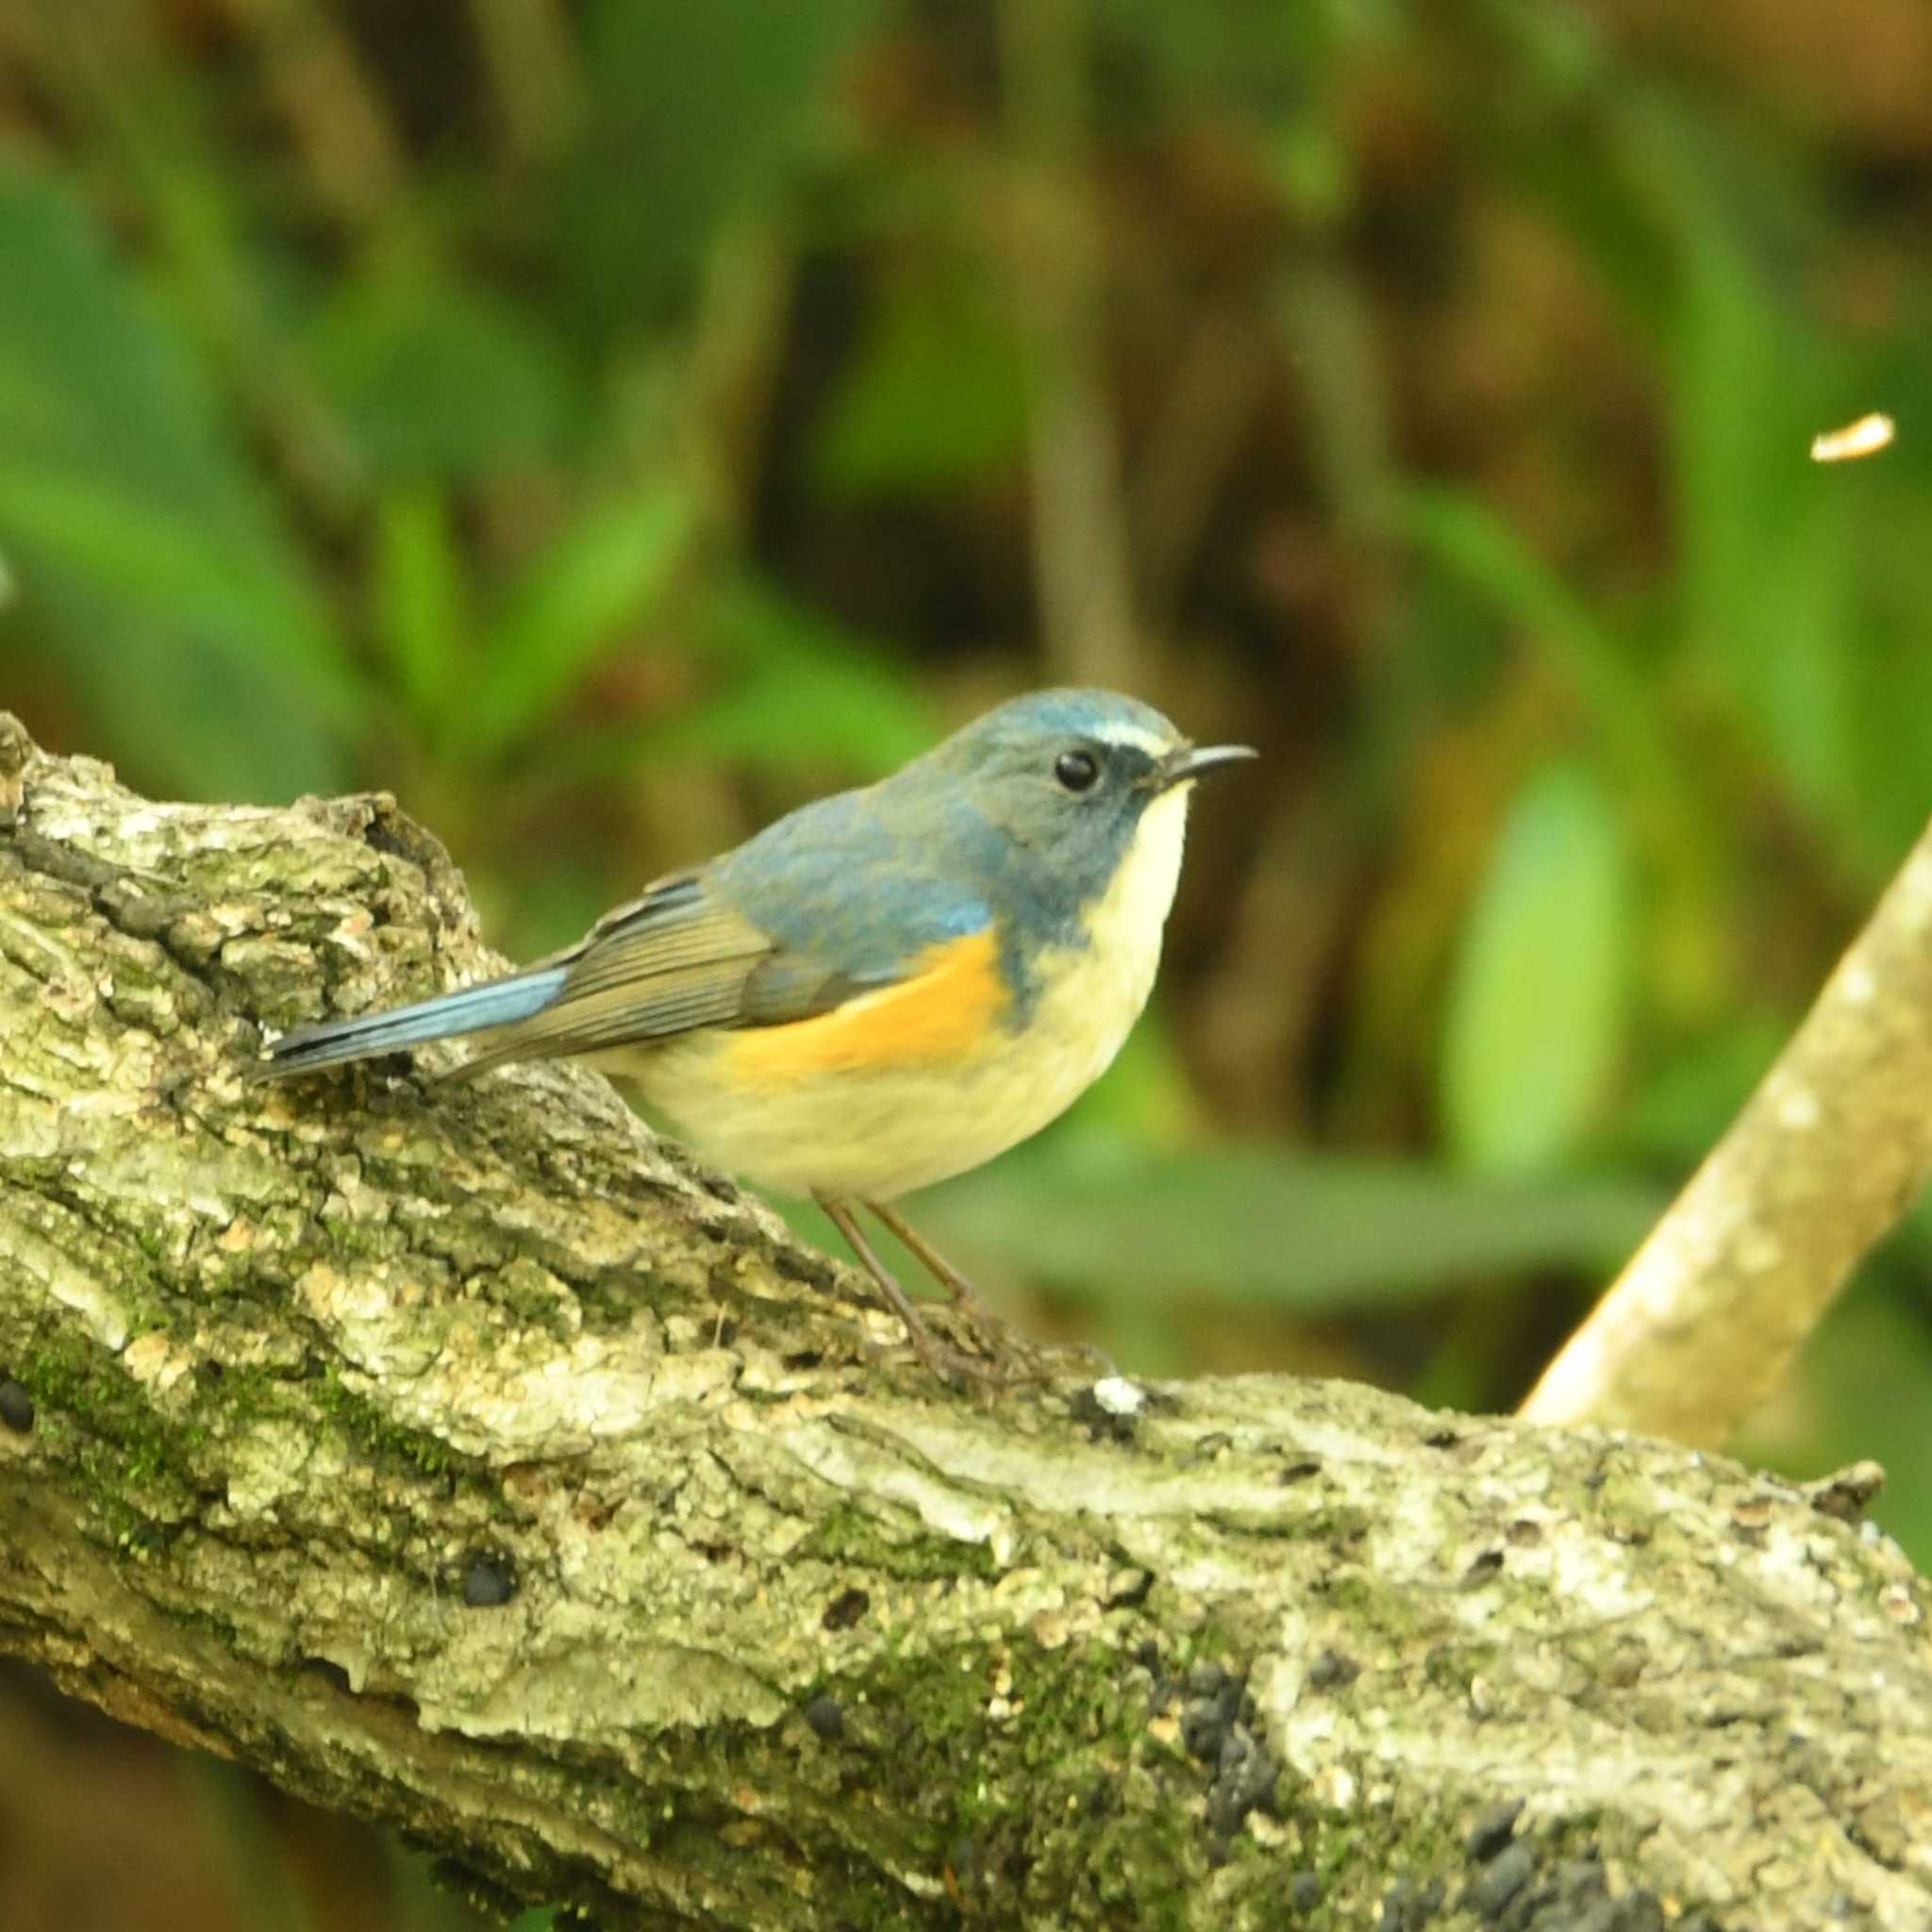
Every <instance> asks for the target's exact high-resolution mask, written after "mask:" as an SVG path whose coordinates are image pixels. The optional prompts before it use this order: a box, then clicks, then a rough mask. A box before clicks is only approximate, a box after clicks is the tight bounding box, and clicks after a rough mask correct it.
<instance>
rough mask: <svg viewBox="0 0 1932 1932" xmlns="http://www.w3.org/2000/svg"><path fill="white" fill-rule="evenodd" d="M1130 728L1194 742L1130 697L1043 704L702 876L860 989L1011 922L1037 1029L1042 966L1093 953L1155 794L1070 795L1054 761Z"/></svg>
mask: <svg viewBox="0 0 1932 1932" xmlns="http://www.w3.org/2000/svg"><path fill="white" fill-rule="evenodd" d="M1123 730H1127V731H1131V732H1137V733H1140V734H1141V735H1144V736H1145V737H1146V738H1147V739H1149V740H1150V741H1155V742H1158V743H1164V744H1169V745H1172V744H1177V743H1179V742H1180V741H1181V739H1180V734H1179V733H1178V732H1177V731H1176V730H1175V729H1174V726H1173V725H1172V724H1169V723H1168V721H1167V720H1166V719H1165V718H1163V717H1162V716H1161V715H1160V713H1159V712H1158V711H1156V710H1154V709H1153V708H1151V707H1149V706H1146V705H1141V704H1139V703H1137V702H1135V701H1134V700H1133V699H1131V698H1124V697H1120V696H1117V695H1115V694H1113V693H1111V692H1107V691H1037V692H1033V693H1031V694H1030V695H1028V696H1026V697H1024V698H1018V699H1015V700H1013V701H1012V702H1011V703H1010V704H1006V705H1002V706H1000V707H999V708H997V709H996V710H993V711H991V712H989V713H988V714H987V715H986V716H985V717H983V718H981V719H979V720H978V721H976V722H975V723H974V724H969V725H967V726H966V727H965V728H964V729H963V730H961V731H958V732H957V733H955V734H954V736H953V737H951V738H949V739H947V740H946V741H944V742H943V743H941V744H939V745H937V746H935V747H934V749H933V750H932V751H930V752H928V753H926V754H925V756H924V757H923V758H917V759H915V760H914V761H913V762H912V763H911V764H909V765H907V766H906V767H904V768H903V769H902V770H901V771H898V772H896V773H894V774H892V775H891V777H890V778H886V779H883V780H881V781H880V782H879V783H878V784H876V785H871V786H868V787H866V788H865V789H864V790H862V791H842V792H839V793H837V794H836V795H835V796H833V797H830V798H824V799H820V800H818V801H817V802H816V803H814V804H811V805H808V806H804V807H802V808H800V809H799V810H797V811H794V812H792V813H791V814H790V815H789V816H788V817H785V818H782V819H780V820H778V821H777V822H776V823H775V824H772V825H769V826H767V827H766V828H765V830H764V831H762V832H760V833H758V835H757V836H756V837H755V838H753V839H750V840H748V841H746V842H745V843H744V844H742V845H741V846H739V847H738V848H737V849H736V850H735V851H732V852H728V853H725V854H724V855H723V856H722V857H720V858H717V859H714V860H713V861H712V862H711V863H710V864H709V865H708V866H706V867H705V868H704V869H703V873H702V876H703V878H704V881H705V884H706V887H707V888H708V891H711V892H713V893H715V894H716V895H717V896H718V897H719V898H721V899H722V900H723V901H724V903H725V904H726V905H728V906H730V907H731V908H733V909H734V910H736V911H738V912H740V913H741V914H742V915H743V916H744V917H745V918H747V919H749V920H750V921H751V922H752V923H753V924H756V925H757V926H758V927H759V928H760V929H761V930H762V931H764V932H766V933H769V934H770V935H771V936H772V938H773V939H774V940H775V941H777V942H778V943H779V944H780V945H781V946H783V947H785V948H786V949H788V950H794V951H797V952H799V953H802V954H804V955H806V956H808V957H810V958H817V959H819V960H821V961H824V963H825V964H826V965H828V966H830V967H834V968H836V969H838V970H840V971H842V972H843V973H845V974H849V975H851V976H852V977H853V978H855V979H858V980H864V979H869V978H876V979H878V980H880V981H881V982H883V981H885V980H889V979H891V977H893V976H894V975H895V974H898V973H900V972H901V971H903V969H904V968H905V966H906V965H907V963H908V961H909V960H910V959H911V958H913V957H914V956H915V955H917V954H919V953H921V952H923V951H924V949H925V948H927V947H929V946H933V945H937V944H940V943H941V942H943V941H947V940H955V939H961V938H964V937H965V936H967V935H968V934H971V933H975V932H981V931H984V930H986V929H987V928H988V927H989V926H994V925H996V926H997V927H998V931H999V940H1000V961H1001V968H1002V972H1003V974H1004V976H1005V978H1006V981H1007V984H1008V990H1009V991H1011V992H1012V994H1013V995H1014V998H1015V1001H1016V1004H1017V1009H1018V1010H1017V1012H1016V1018H1021V1019H1024V1016H1025V1013H1026V1011H1027V1009H1028V1008H1030V1005H1031V1001H1032V998H1033V995H1034V992H1035V991H1036V989H1035V986H1034V983H1033V974H1032V971H1031V961H1032V959H1033V957H1034V955H1035V954H1036V953H1037V952H1038V951H1039V949H1040V948H1041V947H1042V946H1046V945H1053V946H1079V945H1082V944H1084V943H1085V942H1086V941H1085V931H1084V926H1083V924H1082V917H1081V915H1082V913H1083V912H1084V910H1085V908H1087V907H1088V906H1089V905H1090V904H1091V902H1092V901H1093V900H1094V899H1095V898H1096V897H1097V896H1098V895H1099V894H1100V893H1101V892H1103V891H1105V890H1106V888H1107V886H1108V882H1109V881H1110V880H1111V879H1112V877H1113V874H1114V872H1115V870H1116V868H1117V867H1118V865H1119V863H1120V860H1121V858H1122V856H1123V855H1124V852H1125V850H1126V848H1127V845H1128V842H1129V841H1131V840H1132V838H1133V836H1134V831H1135V828H1136V826H1137V825H1138V824H1139V820H1140V813H1141V808H1142V807H1143V806H1144V804H1145V803H1146V796H1147V794H1145V793H1144V792H1141V791H1130V790H1128V789H1125V788H1122V789H1121V790H1120V791H1118V793H1117V794H1115V795H1106V796H1101V795H1095V794H1092V793H1090V794H1088V795H1086V796H1084V797H1074V796H1071V795H1069V794H1068V793H1067V792H1066V791H1064V790H1062V789H1061V788H1059V787H1058V786H1057V785H1056V784H1055V782H1054V778H1053V766H1054V760H1055V758H1056V757H1057V756H1058V754H1059V753H1060V752H1061V751H1063V750H1066V749H1068V748H1077V747H1079V746H1081V745H1084V744H1089V743H1093V742H1096V741H1098V742H1112V741H1114V738H1115V736H1116V735H1117V734H1118V733H1120V732H1121V731H1123ZM995 908H997V912H998V917H997V918H996V917H995Z"/></svg>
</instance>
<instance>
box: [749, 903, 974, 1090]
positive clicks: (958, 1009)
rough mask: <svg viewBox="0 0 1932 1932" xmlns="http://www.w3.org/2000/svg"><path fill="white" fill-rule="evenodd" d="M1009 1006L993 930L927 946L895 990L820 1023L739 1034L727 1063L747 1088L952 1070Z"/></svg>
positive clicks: (863, 998)
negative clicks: (820, 1077)
mask: <svg viewBox="0 0 1932 1932" xmlns="http://www.w3.org/2000/svg"><path fill="white" fill-rule="evenodd" d="M1006 1005H1007V989H1006V985H1005V982H1004V981H1002V979H1001V978H1000V971H999V942H998V941H997V940H996V939H995V938H994V936H993V933H992V931H991V928H988V930H986V931H985V932H976V933H972V934H970V935H969V936H968V937H967V938H965V939H963V940H946V941H943V942H941V944H939V945H937V946H929V947H928V948H927V949H926V950H925V951H924V953H922V954H921V955H920V957H919V958H918V959H917V960H916V961H915V962H914V964H913V969H912V971H911V972H910V973H909V974H908V975H907V976H906V977H905V978H904V979H902V980H900V981H899V982H898V984H897V985H895V986H888V987H882V988H881V989H880V990H879V991H877V992H868V993H861V994H860V995H859V996H858V998H857V999H854V1000H847V1001H846V1003H845V1004H844V1005H843V1006H842V1007H838V1008H834V1009H833V1010H832V1011H831V1012H829V1013H821V1014H819V1015H818V1017H817V1018H816V1019H812V1020H794V1021H792V1022H791V1024H788V1025H784V1026H755V1027H751V1028H749V1029H748V1030H746V1031H745V1032H743V1033H738V1034H734V1035H733V1036H732V1037H731V1043H730V1046H729V1048H728V1049H727V1052H728V1055H729V1064H730V1068H731V1072H732V1074H734V1075H735V1076H736V1077H737V1078H739V1079H740V1080H742V1081H743V1082H744V1083H745V1085H747V1086H748V1087H757V1086H758V1085H760V1084H764V1083H769V1084H772V1085H779V1084H782V1083H784V1082H787V1081H792V1080H806V1079H809V1078H811V1077H812V1076H813V1075H814V1074H862V1073H867V1072H871V1071H881V1072H883V1071H884V1070H886V1069H887V1068H898V1067H915V1066H946V1065H949V1064H952V1063H955V1062H957V1061H959V1060H964V1059H970V1058H972V1057H973V1056H974V1054H975V1053H976V1052H977V1051H978V1050H979V1048H980V1046H981V1045H982V1044H983V1043H984V1042H985V1041H986V1038H987V1036H988V1034H989V1033H991V1030H992V1028H993V1027H994V1026H995V1025H996V1024H998V1021H999V1018H1000V1015H1001V1013H1002V1012H1003V1011H1004V1010H1005V1008H1006Z"/></svg>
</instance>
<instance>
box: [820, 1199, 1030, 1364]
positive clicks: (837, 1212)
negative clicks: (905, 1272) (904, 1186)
mask: <svg viewBox="0 0 1932 1932" xmlns="http://www.w3.org/2000/svg"><path fill="white" fill-rule="evenodd" d="M817 1198H818V1204H819V1206H820V1207H821V1208H824V1210H825V1212H826V1214H827V1215H828V1216H829V1217H830V1218H831V1223H832V1225H833V1226H834V1227H836V1228H837V1229H838V1230H839V1232H840V1233H841V1234H842V1235H843V1236H844V1237H845V1239H846V1241H847V1242H849V1243H850V1245H851V1248H852V1252H853V1253H854V1254H855V1255H857V1256H858V1259H859V1263H860V1265H861V1266H862V1267H863V1268H864V1269H865V1272H866V1273H867V1274H870V1275H871V1276H872V1278H873V1280H874V1282H875V1283H877V1285H878V1290H879V1292H880V1293H881V1294H883V1295H884V1296H885V1298H886V1300H887V1301H888V1302H889V1303H890V1304H891V1307H892V1310H893V1312H894V1313H895V1314H896V1315H897V1316H898V1317H899V1319H900V1321H902V1322H903V1323H905V1324H906V1338H907V1340H908V1341H910V1342H911V1344H912V1346H913V1348H914V1349H915V1350H916V1351H917V1352H918V1355H919V1358H920V1360H921V1361H923V1362H924V1364H925V1365H926V1367H927V1368H929V1369H930V1370H931V1371H932V1372H933V1374H936V1375H938V1376H939V1377H940V1378H941V1380H942V1381H943V1380H947V1379H949V1378H951V1377H954V1376H958V1377H961V1378H963V1379H965V1380H969V1381H974V1382H980V1383H993V1382H998V1381H999V1380H1001V1379H1002V1378H1001V1377H1000V1375H999V1374H997V1373H996V1372H995V1371H994V1370H992V1369H991V1368H990V1367H989V1366H988V1365H987V1364H986V1363H985V1362H982V1361H978V1360H975V1359H974V1357H972V1356H970V1355H962V1354H961V1353H960V1352H959V1351H958V1349H956V1348H948V1347H947V1346H946V1345H945V1343H944V1342H942V1341H940V1339H939V1338H938V1337H937V1336H936V1335H934V1333H933V1332H932V1330H931V1329H930V1328H928V1327H927V1326H926V1325H925V1323H924V1319H923V1318H922V1317H921V1315H920V1312H919V1310H918V1308H917V1307H915V1306H914V1304H913V1301H912V1297H911V1296H910V1295H908V1293H907V1292H906V1291H905V1290H904V1289H903V1288H901V1287H900V1286H899V1284H898V1281H897V1280H896V1279H895V1278H894V1276H893V1274H892V1272H891V1269H889V1268H888V1267H887V1266H886V1264H885V1263H884V1262H883V1261H881V1260H880V1259H879V1257H878V1255H877V1253H876V1251H875V1250H874V1247H873V1244H872V1243H871V1242H870V1241H867V1240H866V1238H865V1230H864V1229H863V1228H862V1227H860V1226H859V1224H858V1216H857V1215H856V1214H854V1213H853V1211H852V1204H851V1203H850V1202H849V1201H845V1200H841V1198H839V1197H838V1196H837V1195H833V1194H821V1195H819V1196H818V1197H817ZM874 1212H876V1209H874ZM915 1252H916V1251H915Z"/></svg>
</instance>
